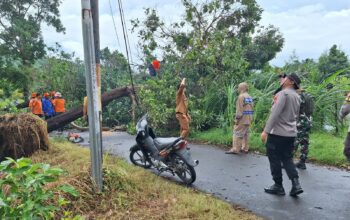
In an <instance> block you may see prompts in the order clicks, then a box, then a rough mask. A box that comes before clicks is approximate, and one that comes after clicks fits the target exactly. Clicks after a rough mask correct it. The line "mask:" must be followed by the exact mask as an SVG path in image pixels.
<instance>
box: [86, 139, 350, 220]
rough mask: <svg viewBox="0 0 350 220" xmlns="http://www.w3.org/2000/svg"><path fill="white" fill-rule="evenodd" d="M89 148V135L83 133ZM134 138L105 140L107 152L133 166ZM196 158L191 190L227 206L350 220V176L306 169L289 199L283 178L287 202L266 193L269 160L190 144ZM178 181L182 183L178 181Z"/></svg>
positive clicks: (275, 215)
mask: <svg viewBox="0 0 350 220" xmlns="http://www.w3.org/2000/svg"><path fill="white" fill-rule="evenodd" d="M80 134H81V135H82V136H83V137H84V139H85V142H84V143H83V144H82V145H85V146H88V143H87V140H88V133H80ZM134 143H135V137H134V136H131V135H129V134H127V133H123V132H113V133H111V132H108V133H104V135H103V148H104V151H107V152H110V153H112V154H116V155H119V156H121V157H124V158H126V159H127V160H128V161H129V148H130V147H131V146H132V145H133V144H134ZM189 147H190V148H191V152H192V156H193V158H194V159H198V160H199V165H198V166H197V167H196V168H195V169H196V172H197V180H196V182H195V183H194V184H193V186H194V187H195V188H197V189H199V190H202V191H205V192H208V193H211V194H213V195H215V196H217V197H219V198H221V199H223V200H225V201H227V202H230V203H233V204H236V205H239V206H241V207H244V208H247V209H249V210H251V211H253V212H254V213H256V214H257V215H259V216H262V217H264V218H266V219H283V220H287V219H299V220H302V219H306V220H312V219H317V220H319V219H332V220H334V219H350V172H346V171H342V170H339V169H335V168H326V167H321V166H316V165H312V164H307V170H305V171H299V175H300V182H301V185H302V187H303V189H304V193H303V194H301V195H300V196H299V197H298V198H293V197H291V196H289V195H288V193H289V190H290V187H291V184H290V181H289V180H288V179H287V175H286V173H284V174H283V175H284V176H283V177H284V180H285V181H284V183H283V184H284V188H285V190H286V193H287V195H286V196H274V195H269V194H266V193H264V190H263V188H264V187H265V186H269V185H271V184H272V179H271V175H270V170H269V163H268V159H267V157H266V156H261V155H256V154H248V155H227V154H224V150H222V149H219V148H217V147H214V146H209V145H201V144H190V145H189ZM178 181H180V180H178Z"/></svg>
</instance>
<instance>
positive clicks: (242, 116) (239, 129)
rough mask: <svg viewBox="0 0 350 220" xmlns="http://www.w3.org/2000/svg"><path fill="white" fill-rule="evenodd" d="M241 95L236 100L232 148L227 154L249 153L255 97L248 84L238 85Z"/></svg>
mask: <svg viewBox="0 0 350 220" xmlns="http://www.w3.org/2000/svg"><path fill="white" fill-rule="evenodd" d="M238 92H239V96H238V98H237V101H236V116H235V125H234V128H233V138H232V148H231V149H230V150H229V151H226V152H225V153H226V154H238V153H239V152H240V151H242V152H244V153H248V150H249V145H248V140H249V127H250V124H251V123H252V121H253V113H254V111H253V99H252V97H251V96H250V95H249V94H248V84H247V83H245V82H243V83H240V84H239V85H238Z"/></svg>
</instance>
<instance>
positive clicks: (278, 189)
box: [264, 183, 286, 196]
mask: <svg viewBox="0 0 350 220" xmlns="http://www.w3.org/2000/svg"><path fill="white" fill-rule="evenodd" d="M264 190H265V192H266V193H269V194H274V195H280V196H284V195H286V193H285V191H284V188H283V186H282V184H277V183H275V184H273V185H272V186H270V187H267V188H264Z"/></svg>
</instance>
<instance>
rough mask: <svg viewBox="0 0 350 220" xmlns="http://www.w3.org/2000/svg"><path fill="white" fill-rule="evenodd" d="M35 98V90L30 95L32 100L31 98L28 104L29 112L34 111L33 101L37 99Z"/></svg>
mask: <svg viewBox="0 0 350 220" xmlns="http://www.w3.org/2000/svg"><path fill="white" fill-rule="evenodd" d="M35 98H36V93H35V92H33V93H32V95H31V97H30V100H29V105H28V110H29V112H31V113H33V102H34V101H35Z"/></svg>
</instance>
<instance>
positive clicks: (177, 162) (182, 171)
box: [173, 155, 196, 185]
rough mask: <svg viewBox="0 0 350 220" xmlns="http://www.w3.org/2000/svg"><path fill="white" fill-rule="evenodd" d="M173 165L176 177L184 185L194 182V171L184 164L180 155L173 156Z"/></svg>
mask: <svg viewBox="0 0 350 220" xmlns="http://www.w3.org/2000/svg"><path fill="white" fill-rule="evenodd" d="M173 163H174V166H175V173H176V175H177V176H178V177H179V178H180V179H181V180H182V181H183V182H184V183H185V184H186V185H191V184H192V183H193V182H194V181H196V171H195V170H194V168H193V167H192V166H190V165H188V164H187V163H186V161H185V160H184V159H183V157H181V156H180V155H174V157H173Z"/></svg>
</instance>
